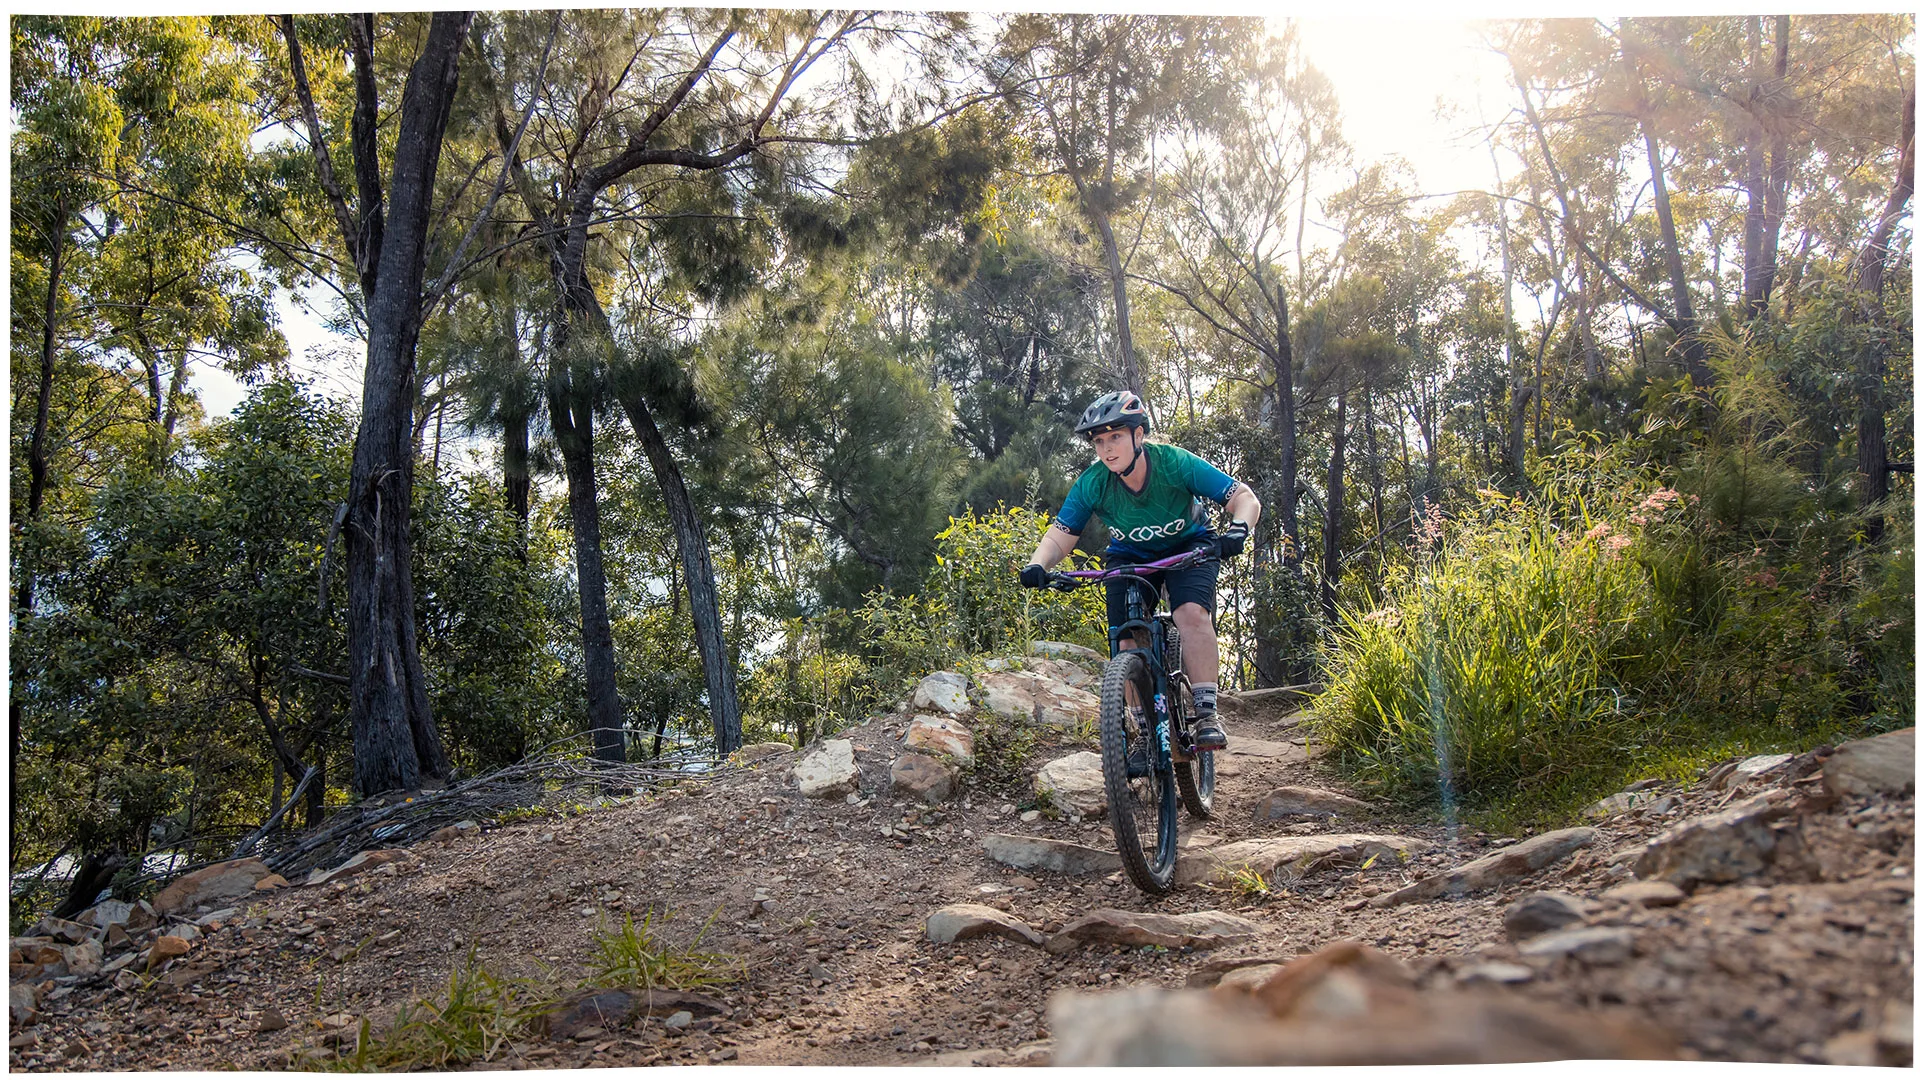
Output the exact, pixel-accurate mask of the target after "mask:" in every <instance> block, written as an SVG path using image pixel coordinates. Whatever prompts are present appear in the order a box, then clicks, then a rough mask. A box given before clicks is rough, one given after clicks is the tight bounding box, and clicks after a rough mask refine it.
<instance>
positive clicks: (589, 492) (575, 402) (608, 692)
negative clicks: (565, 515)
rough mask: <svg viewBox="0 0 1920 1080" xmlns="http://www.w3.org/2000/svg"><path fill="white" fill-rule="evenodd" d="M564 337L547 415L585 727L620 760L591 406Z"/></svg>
mask: <svg viewBox="0 0 1920 1080" xmlns="http://www.w3.org/2000/svg"><path fill="white" fill-rule="evenodd" d="M564 339H565V335H561V336H560V339H559V340H556V341H555V345H556V352H555V355H554V357H553V360H552V364H553V370H552V372H551V373H550V374H549V376H548V379H547V416H548V421H549V423H551V424H552V426H553V438H554V441H555V442H556V443H558V444H559V446H560V460H561V462H562V463H563V464H564V465H565V466H566V471H567V508H568V510H569V512H570V513H571V516H572V518H573V565H574V573H575V576H576V577H577V578H578V580H579V587H580V645H581V651H582V652H583V653H584V655H585V659H586V664H587V673H586V674H587V727H588V730H590V731H592V732H593V756H594V757H595V758H597V759H599V760H601V761H609V762H623V761H625V760H626V737H625V733H624V731H623V728H624V726H625V721H624V718H623V716H622V715H621V707H620V688H619V682H618V679H617V677H616V675H615V664H614V656H613V624H612V621H611V620H610V619H609V618H608V615H607V573H606V567H605V563H604V560H603V558H602V552H601V548H600V496H599V488H598V486H597V484H596V482H595V479H594V475H593V406H592V403H591V402H590V401H587V400H583V399H585V398H586V397H587V391H586V390H585V389H583V388H582V387H581V386H580V385H579V380H578V378H577V377H576V376H577V375H578V374H579V373H576V372H573V371H570V370H568V363H567V360H566V359H565V357H566V355H567V350H566V348H565V346H566V344H567V343H566V341H565V340H564Z"/></svg>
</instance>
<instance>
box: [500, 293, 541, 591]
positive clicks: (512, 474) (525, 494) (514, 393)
mask: <svg viewBox="0 0 1920 1080" xmlns="http://www.w3.org/2000/svg"><path fill="white" fill-rule="evenodd" d="M501 307H502V321H503V322H504V323H505V325H504V326H503V327H502V329H503V330H505V331H506V340H507V347H508V348H509V349H510V350H512V354H511V355H512V363H511V364H510V365H509V366H508V372H507V387H506V390H505V391H503V393H502V396H501V409H500V427H501V430H502V439H501V442H502V447H501V454H500V457H501V472H502V473H503V474H505V475H504V476H503V477H502V480H503V482H504V485H505V487H506V489H507V508H508V509H509V510H512V511H513V516H514V517H515V518H517V519H519V521H520V536H519V539H518V541H517V542H516V545H515V546H516V548H517V550H518V554H519V556H520V562H521V563H522V564H524V563H525V562H526V561H527V527H528V522H529V518H530V515H531V512H532V507H533V463H532V454H531V449H532V447H531V442H532V440H531V435H530V432H529V428H531V427H532V423H533V416H532V414H533V403H532V402H531V401H528V400H526V396H525V390H526V387H525V382H524V380H523V378H522V371H521V367H520V365H521V363H522V357H521V355H520V327H519V320H518V319H517V318H516V313H515V309H514V305H513V303H512V302H511V301H509V302H507V303H505V304H502V305H501Z"/></svg>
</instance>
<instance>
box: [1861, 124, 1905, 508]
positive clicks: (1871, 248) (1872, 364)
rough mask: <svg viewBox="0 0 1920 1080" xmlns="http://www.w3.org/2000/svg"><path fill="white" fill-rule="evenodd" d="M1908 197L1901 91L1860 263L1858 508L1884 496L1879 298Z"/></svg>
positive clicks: (1882, 338)
mask: <svg viewBox="0 0 1920 1080" xmlns="http://www.w3.org/2000/svg"><path fill="white" fill-rule="evenodd" d="M1912 197H1913V88H1912V87H1911V86H1909V87H1908V88H1907V101H1906V106H1905V108H1904V109H1903V110H1902V115H1901V119H1900V164H1899V166H1898V168H1897V171H1896V174H1895V180H1894V186H1893V190H1892V191H1891V192H1889V193H1888V195H1887V205H1886V208H1885V209H1884V210H1882V211H1881V212H1880V223H1879V224H1878V225H1877V226H1876V227H1875V228H1874V230H1873V238H1872V239H1870V240H1869V241H1868V242H1867V247H1866V250H1865V251H1864V252H1862V258H1861V260H1860V279H1859V289H1860V294H1861V295H1860V303H1859V309H1860V317H1861V320H1862V321H1863V322H1866V323H1868V324H1869V326H1871V327H1873V329H1872V330H1871V331H1870V333H1869V335H1868V338H1867V343H1866V345H1865V347H1864V348H1862V349H1861V352H1860V433H1859V441H1860V478H1861V480H1862V483H1863V486H1862V490H1861V498H1860V504H1861V506H1863V507H1872V506H1877V505H1879V504H1880V502H1881V501H1882V500H1884V499H1885V498H1886V497H1887V417H1886V407H1885V405H1884V404H1883V403H1882V401H1881V397H1880V389H1881V384H1882V383H1883V382H1885V381H1886V377H1887V341H1886V333H1885V330H1886V328H1885V327H1881V326H1875V325H1874V324H1878V323H1881V322H1883V321H1884V311H1883V302H1882V294H1883V292H1884V290H1885V287H1886V273H1887V261H1888V260H1889V259H1890V258H1891V257H1892V255H1893V229H1894V226H1895V225H1896V224H1898V223H1899V221H1900V218H1901V216H1902V215H1904V214H1905V213H1906V208H1907V201H1908V200H1909V199H1911V198H1912ZM1885 529H1886V519H1885V518H1884V517H1883V516H1882V515H1880V514H1877V513H1876V514H1873V515H1872V516H1871V517H1869V518H1868V520H1867V534H1868V537H1869V538H1870V539H1873V540H1878V539H1879V538H1880V535H1881V533H1882V532H1884V531H1885Z"/></svg>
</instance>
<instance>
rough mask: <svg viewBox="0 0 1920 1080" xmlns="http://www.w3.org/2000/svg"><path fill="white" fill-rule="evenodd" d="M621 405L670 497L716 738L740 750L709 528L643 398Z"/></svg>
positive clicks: (723, 746)
mask: <svg viewBox="0 0 1920 1080" xmlns="http://www.w3.org/2000/svg"><path fill="white" fill-rule="evenodd" d="M620 404H621V405H622V407H624V408H625V409H626V411H627V419H628V420H630V421H632V423H633V431H634V434H636V435H638V436H639V437H640V448H641V449H642V450H644V451H645V452H646V455H647V463H648V464H650V465H652V466H653V475H654V479H655V480H657V481H658V482H659V484H660V493H661V494H662V495H664V496H665V497H666V502H667V517H668V518H669V519H670V520H671V521H672V522H673V535H674V539H675V540H676V541H678V543H679V547H680V569H681V571H682V572H683V573H684V574H685V576H686V581H687V607H688V609H689V611H690V612H691V614H692V616H693V639H694V644H695V645H696V646H697V647H698V648H699V650H700V664H701V667H702V668H704V669H705V671H706V678H707V703H708V707H709V708H710V709H711V710H712V712H713V739H714V744H715V749H716V751H717V752H718V753H720V754H723V755H724V754H731V753H733V752H734V751H735V750H738V749H740V744H741V740H742V731H741V724H740V696H739V694H738V692H737V691H736V689H735V687H734V680H733V664H732V662H731V659H730V657H729V655H728V653H727V648H726V642H725V639H724V637H723V635H722V633H721V629H720V591H719V589H718V588H716V587H715V585H714V574H713V555H712V553H711V552H710V551H709V550H708V549H707V534H706V530H705V529H703V528H701V525H700V518H699V515H698V514H696V513H695V512H694V508H693V499H692V498H691V497H690V496H689V495H688V494H687V484H686V480H685V479H684V478H683V476H682V475H681V472H680V465H679V463H678V462H676V461H674V460H673V452H672V450H671V449H669V448H668V446H667V441H666V439H664V438H662V437H661V435H660V428H659V425H657V424H655V423H654V421H653V413H652V411H651V410H650V409H648V408H647V403H646V401H644V400H643V399H642V398H641V397H640V396H639V395H638V394H627V395H625V396H624V397H622V399H621V402H620Z"/></svg>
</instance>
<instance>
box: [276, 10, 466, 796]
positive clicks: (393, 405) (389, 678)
mask: <svg viewBox="0 0 1920 1080" xmlns="http://www.w3.org/2000/svg"><path fill="white" fill-rule="evenodd" d="M278 21H279V29H280V32H281V34H282V35H283V37H284V38H285V44H286V59H287V64H288V79H289V81H290V83H291V88H292V93H293V96H294V98H295V100H296V101H297V103H298V104H297V108H298V115H299V118H300V121H301V128H302V129H303V132H302V133H303V134H304V136H305V139H306V142H307V146H308V149H309V151H310V153H311V154H312V163H313V174H314V177H315V179H316V180H317V182H318V185H319V187H320V189H321V190H322V191H323V192H324V193H325V195H326V198H327V202H328V204H329V205H330V206H331V208H332V210H333V215H334V223H335V225H336V226H337V227H338V229H339V234H338V242H339V244H340V245H341V247H342V248H343V249H344V250H345V252H346V261H347V264H348V265H349V266H351V267H352V270H353V279H354V280H353V281H352V285H353V286H354V288H355V290H356V292H357V300H358V305H359V306H358V311H357V314H358V315H359V317H360V318H361V319H362V320H363V321H364V326H365V331H366V340H367V363H366V371H365V375H364V378H363V380H362V384H361V399H360V429H359V434H358V436H357V438H356V439H355V441H354V457H353V474H352V480H351V484H350V487H349V490H348V496H347V502H346V514H345V522H344V524H345V528H344V530H343V531H344V536H345V541H346V553H347V593H348V608H349V611H348V623H347V625H348V641H349V650H348V651H349V665H350V667H349V671H348V675H347V677H348V679H349V680H350V681H351V689H350V693H349V698H350V701H351V706H350V708H351V716H352V725H353V739H354V786H355V788H356V789H357V790H358V791H360V792H361V793H362V794H368V795H371V794H373V793H376V792H380V791H387V790H392V789H397V788H412V787H417V786H419V785H420V784H421V783H422V781H423V780H427V781H431V780H438V779H443V778H445V777H446V775H447V773H448V766H449V762H448V759H447V755H446V750H445V748H444V747H443V746H442V744H441V739H440V733H439V730H438V728H437V727H436V726H435V724H434V719H433V711H432V706H431V704H430V702H429V700H428V696H427V684H426V673H425V671H424V670H423V668H422V666H421V662H420V647H419V641H418V635H417V630H416V626H415V617H414V595H413V588H414V586H413V558H412V540H411V533H410V518H411V507H412V492H413V473H414V446H413V423H412V421H413V414H414V405H415V401H416V398H417V397H418V393H419V387H418V382H417V379H418V374H419V372H418V367H417V365H416V362H415V361H416V357H415V350H416V347H417V345H418V342H419V337H420V328H421V325H422V323H423V322H424V321H425V319H426V316H427V312H428V309H429V306H430V305H429V302H428V299H429V298H428V293H429V290H428V287H427V282H426V269H427V257H428V248H429V245H430V243H432V242H433V241H434V240H435V239H436V238H435V237H434V236H433V231H434V227H435V225H436V222H437V221H439V222H444V220H445V219H444V215H442V216H440V217H439V218H438V219H437V218H436V214H435V209H436V207H435V201H436V200H435V178H436V175H437V173H438V169H439V163H440V154H441V147H442V143H443V140H444V138H445V135H446V131H447V124H448V120H449V117H450V116H451V115H452V113H453V105H454V96H455V93H456V91H457V88H458V86H459V64H460V53H461V50H462V48H463V46H464V44H465V42H466V39H467V33H468V29H469V27H470V26H471V25H472V23H473V13H472V12H436V13H434V14H433V15H432V16H431V17H430V19H428V20H427V22H426V25H425V27H424V30H423V28H422V26H421V25H420V20H419V19H407V18H402V19H400V20H397V21H396V22H395V23H394V24H393V25H391V26H390V27H389V29H388V31H387V33H386V34H385V35H384V36H383V35H382V33H381V30H380V25H379V20H378V19H376V18H375V16H373V15H371V14H365V15H353V16H348V17H346V18H345V19H344V20H340V19H335V18H332V17H327V18H325V19H324V20H323V21H322V22H321V23H320V25H319V26H318V27H314V26H312V25H311V24H310V25H309V30H308V32H309V33H310V34H318V35H319V37H318V38H317V40H322V41H325V42H326V46H325V51H326V52H327V53H328V54H330V56H337V55H338V54H339V52H342V51H343V52H345V53H346V54H347V55H349V56H350V57H351V58H352V82H351V90H350V91H347V90H345V89H344V88H339V87H333V88H332V89H337V90H339V91H340V92H341V93H342V94H343V95H345V96H347V97H348V99H349V100H350V101H351V110H352V112H351V121H350V124H349V139H348V142H349V145H350V146H351V153H350V158H351V165H352V176H353V193H352V196H351V198H350V197H349V193H348V190H347V188H346V187H345V185H344V184H343V183H342V181H341V178H340V176H339V175H338V174H337V173H336V171H335V168H334V164H333V151H332V150H331V149H330V148H329V146H328V143H329V134H328V132H327V131H326V129H325V127H324V126H323V124H322V121H321V103H322V101H323V100H324V99H322V98H319V97H317V95H316V92H315V91H316V80H314V79H312V78H310V77H309V71H308V67H307V63H306V51H305V48H304V47H303V44H302V32H301V25H300V24H301V22H302V21H303V20H297V19H295V18H294V17H293V16H290V15H289V16H281V17H280V18H279V20H278ZM336 35H337V36H336ZM396 39H399V41H407V42H409V43H411V42H413V41H417V42H418V45H417V51H416V52H415V53H414V59H413V61H412V62H411V64H410V65H408V66H407V69H406V70H407V74H406V80H405V87H404V90H403V92H402V96H401V102H400V109H399V114H398V130H397V132H395V134H394V136H393V140H394V141H393V144H392V149H391V150H390V151H389V153H390V154H391V156H392V168H391V171H390V173H388V174H387V175H386V176H384V177H383V175H382V170H381V167H380V144H381V141H382V131H381V111H382V109H381V100H380V94H381V85H380V84H381V81H382V76H381V72H380V71H379V70H378V69H377V68H376V59H375V50H376V45H380V46H383V47H382V48H381V53H382V55H385V51H386V48H391V47H394V46H396V45H398V44H399V41H396ZM321 85H322V87H323V88H326V86H325V84H321ZM326 103H327V104H328V105H331V104H332V102H331V101H328V102H326ZM330 111H331V110H330ZM335 138H336V139H337V133H336V135H335ZM462 246H464V245H462ZM454 250H455V255H456V257H457V255H458V254H459V250H460V249H459V248H455V249H454ZM444 289H445V281H444V279H443V281H442V283H441V284H439V285H438V286H436V287H435V290H434V291H435V292H439V293H444ZM436 298H437V297H436Z"/></svg>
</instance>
